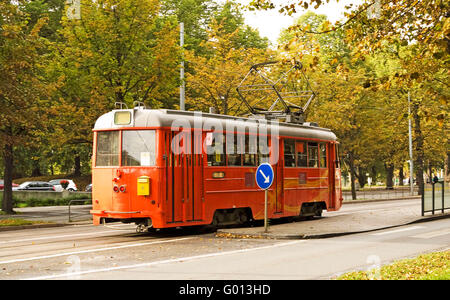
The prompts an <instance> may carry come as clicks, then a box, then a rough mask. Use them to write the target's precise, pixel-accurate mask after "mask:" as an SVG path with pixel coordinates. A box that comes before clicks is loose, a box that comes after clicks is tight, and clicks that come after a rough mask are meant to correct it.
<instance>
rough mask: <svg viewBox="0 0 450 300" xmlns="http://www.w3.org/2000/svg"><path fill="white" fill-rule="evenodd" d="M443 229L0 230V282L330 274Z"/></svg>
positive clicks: (376, 260) (439, 225)
mask: <svg viewBox="0 0 450 300" xmlns="http://www.w3.org/2000/svg"><path fill="white" fill-rule="evenodd" d="M407 203H408V202H398V203H394V202H393V201H391V202H378V203H366V204H358V205H355V204H354V205H349V206H345V207H344V208H343V209H342V211H340V212H336V213H328V215H327V214H325V217H324V220H325V219H327V218H333V214H334V215H339V214H352V213H355V212H357V211H361V210H362V209H363V207H361V206H363V205H364V207H365V210H366V211H367V212H368V213H370V211H371V210H373V211H376V210H377V209H378V210H379V209H383V208H384V209H386V208H387V207H389V208H391V209H395V207H396V206H397V207H403V206H404V205H406V204H407ZM411 203H413V202H411ZM411 203H410V205H412V204H411ZM413 205H416V204H413ZM301 222H308V221H301ZM449 228H450V220H449V219H448V218H447V219H441V220H434V221H429V222H423V223H415V224H410V225H405V226H399V227H394V228H388V229H384V230H376V231H369V232H364V233H359V234H351V235H344V236H340V237H333V238H326V239H308V240H299V239H295V240H274V239H225V238H217V237H215V233H214V232H213V231H212V230H209V229H205V228H186V229H176V230H167V231H163V232H158V233H145V234H143V233H141V234H137V233H135V228H134V226H132V225H128V224H116V225H109V226H108V227H102V226H99V227H95V226H92V225H76V226H66V227H57V228H42V229H31V230H17V231H6V232H0V279H158V280H159V279H167V280H174V279H195V280H197V279H208V280H210V279H217V280H240V279H245V280H258V279H261V280H273V279H274V280H278V279H332V278H334V277H336V276H338V275H339V274H342V273H344V272H347V271H352V270H357V269H358V270H360V269H361V270H366V269H369V268H371V267H373V266H380V265H383V264H387V263H389V262H391V261H393V260H397V259H402V258H406V257H412V256H416V255H419V254H421V253H426V252H431V251H438V250H443V249H448V248H449V245H450V229H449Z"/></svg>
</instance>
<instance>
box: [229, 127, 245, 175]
mask: <svg viewBox="0 0 450 300" xmlns="http://www.w3.org/2000/svg"><path fill="white" fill-rule="evenodd" d="M239 137H241V136H239ZM240 140H241V139H239V138H238V136H237V134H234V137H233V140H231V139H229V140H228V139H227V153H228V166H239V167H240V166H241V165H242V156H241V154H240V152H241V151H239V146H238V145H239V143H240V142H241V141H240Z"/></svg>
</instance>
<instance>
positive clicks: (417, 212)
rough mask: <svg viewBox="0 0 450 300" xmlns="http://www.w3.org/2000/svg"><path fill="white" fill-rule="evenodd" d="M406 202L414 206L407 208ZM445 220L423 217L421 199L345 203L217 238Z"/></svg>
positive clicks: (294, 235)
mask: <svg viewBox="0 0 450 300" xmlns="http://www.w3.org/2000/svg"><path fill="white" fill-rule="evenodd" d="M416 202H417V203H416ZM408 203H413V204H412V205H408ZM405 204H406V205H405ZM374 206H375V207H374ZM448 217H450V213H446V214H443V215H442V214H441V215H434V216H425V217H422V215H421V208H420V200H417V199H410V200H400V201H385V202H377V203H372V204H369V203H367V202H363V203H344V205H343V207H342V209H341V210H340V211H338V212H323V215H322V217H320V218H315V219H313V220H305V219H301V218H295V219H294V221H291V222H288V221H286V220H284V221H280V220H269V224H270V226H269V230H268V233H264V224H263V222H258V223H257V225H258V226H254V227H245V228H224V229H219V230H218V231H217V234H216V236H217V237H225V238H269V239H314V238H326V237H334V236H340V235H345V234H351V233H360V232H367V231H374V230H380V229H386V228H391V227H397V226H402V225H407V224H411V223H415V222H424V221H430V220H435V219H437V218H448Z"/></svg>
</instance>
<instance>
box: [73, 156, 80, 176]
mask: <svg viewBox="0 0 450 300" xmlns="http://www.w3.org/2000/svg"><path fill="white" fill-rule="evenodd" d="M73 175H74V176H75V177H80V176H81V159H80V156H79V155H77V156H75V170H74V172H73Z"/></svg>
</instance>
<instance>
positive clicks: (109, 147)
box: [95, 131, 119, 167]
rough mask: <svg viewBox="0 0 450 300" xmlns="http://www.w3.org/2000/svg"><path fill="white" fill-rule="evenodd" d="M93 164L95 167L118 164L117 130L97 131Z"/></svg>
mask: <svg viewBox="0 0 450 300" xmlns="http://www.w3.org/2000/svg"><path fill="white" fill-rule="evenodd" d="M95 165H96V166H97V167H109V166H118V165H119V131H104V132H98V133H97V153H96V161H95Z"/></svg>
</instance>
